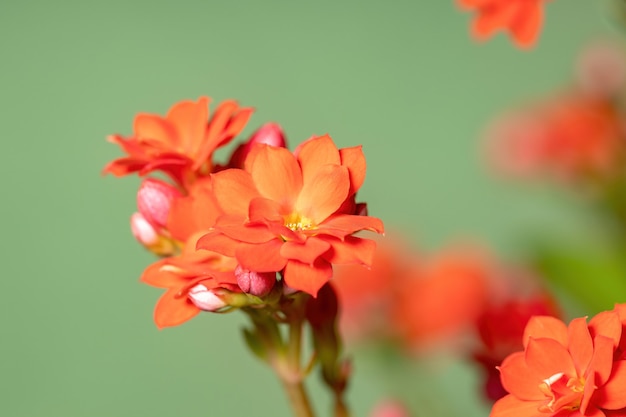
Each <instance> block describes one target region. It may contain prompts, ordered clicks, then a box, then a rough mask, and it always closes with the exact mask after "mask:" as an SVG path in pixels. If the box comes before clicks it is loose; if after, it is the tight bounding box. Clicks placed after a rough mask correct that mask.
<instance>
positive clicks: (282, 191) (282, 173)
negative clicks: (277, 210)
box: [245, 144, 302, 211]
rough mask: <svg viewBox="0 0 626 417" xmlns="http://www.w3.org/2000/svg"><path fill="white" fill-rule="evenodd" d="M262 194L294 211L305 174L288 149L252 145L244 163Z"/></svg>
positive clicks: (286, 209) (287, 209)
mask: <svg viewBox="0 0 626 417" xmlns="http://www.w3.org/2000/svg"><path fill="white" fill-rule="evenodd" d="M245 167H246V171H248V172H250V175H251V176H252V179H253V181H254V184H255V186H256V188H257V190H259V193H260V194H261V195H262V196H263V197H266V198H269V199H270V200H274V201H276V202H277V203H278V204H280V205H281V207H285V209H284V210H285V211H291V210H290V209H291V207H293V203H294V201H295V200H296V198H297V197H298V194H299V193H300V189H301V188H302V173H301V171H300V167H299V166H298V162H297V161H296V158H295V157H294V156H293V154H292V153H291V152H290V151H289V150H288V149H286V148H278V147H274V146H270V145H264V144H259V145H255V146H253V148H252V150H251V151H250V154H249V155H248V157H247V158H246V162H245Z"/></svg>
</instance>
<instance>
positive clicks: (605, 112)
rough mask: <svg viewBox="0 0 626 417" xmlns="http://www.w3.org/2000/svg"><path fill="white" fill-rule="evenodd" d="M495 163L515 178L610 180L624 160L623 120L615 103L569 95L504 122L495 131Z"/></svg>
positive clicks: (508, 118)
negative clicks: (539, 175)
mask: <svg viewBox="0 0 626 417" xmlns="http://www.w3.org/2000/svg"><path fill="white" fill-rule="evenodd" d="M490 139H491V142H490V145H491V146H492V152H493V153H492V155H493V156H494V162H495V163H496V164H497V166H498V167H499V168H501V169H502V170H503V171H504V172H510V173H512V174H516V175H528V174H540V173H549V174H552V175H555V176H556V177H559V178H564V179H570V180H571V179H597V178H611V177H613V176H614V175H615V172H616V170H618V169H621V167H622V165H623V163H624V158H625V156H626V155H625V150H626V147H625V146H624V119H623V118H622V116H621V114H620V113H619V112H618V109H617V107H616V106H615V105H614V102H612V101H609V100H604V99H601V98H600V99H598V98H597V97H592V96H585V95H580V94H567V95H565V96H562V97H557V98H556V99H553V100H551V101H549V102H547V103H544V104H541V105H537V106H535V107H534V108H531V109H530V110H527V111H522V112H518V113H516V114H513V115H511V116H508V117H505V118H503V119H502V120H500V121H499V122H498V123H497V124H496V125H495V126H494V127H493V129H492V130H491V133H490Z"/></svg>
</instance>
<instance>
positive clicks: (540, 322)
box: [490, 311, 626, 417]
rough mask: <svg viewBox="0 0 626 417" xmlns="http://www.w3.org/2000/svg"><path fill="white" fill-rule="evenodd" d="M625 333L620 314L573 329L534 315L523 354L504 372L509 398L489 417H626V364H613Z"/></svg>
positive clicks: (582, 321)
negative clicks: (617, 348)
mask: <svg viewBox="0 0 626 417" xmlns="http://www.w3.org/2000/svg"><path fill="white" fill-rule="evenodd" d="M621 334H622V324H621V322H620V317H619V315H618V313H617V312H615V311H610V312H603V313H600V314H598V315H597V316H595V317H594V318H593V319H592V320H591V321H590V322H589V323H588V324H587V323H586V320H585V318H578V319H575V320H572V322H571V323H570V324H569V326H567V325H565V324H564V323H563V322H562V321H560V320H558V319H556V318H554V317H548V316H535V317H533V318H532V319H531V320H530V321H529V322H528V325H527V326H526V329H525V332H524V351H523V352H517V353H514V354H512V355H510V356H509V357H507V358H506V359H505V360H504V362H502V365H501V366H500V368H499V369H500V372H501V378H502V385H503V386H504V388H505V389H506V390H507V391H508V392H509V393H510V394H509V395H507V396H505V397H503V398H501V399H500V400H498V401H497V402H496V403H495V404H494V406H493V409H492V411H491V414H490V416H491V417H504V416H506V417H539V416H546V417H553V416H554V417H556V416H558V417H581V416H593V417H603V416H607V415H614V416H618V415H620V416H623V415H626V414H625V413H626V410H624V408H625V407H626V395H624V392H626V361H624V360H617V361H614V352H615V349H616V347H617V346H618V343H619V341H620V337H621ZM616 410H619V411H616Z"/></svg>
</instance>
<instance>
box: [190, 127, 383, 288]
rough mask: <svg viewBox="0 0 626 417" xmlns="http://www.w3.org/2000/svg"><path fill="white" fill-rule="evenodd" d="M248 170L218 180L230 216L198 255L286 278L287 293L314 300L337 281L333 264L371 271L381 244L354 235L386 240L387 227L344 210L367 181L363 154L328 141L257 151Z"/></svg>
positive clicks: (257, 148) (262, 147)
mask: <svg viewBox="0 0 626 417" xmlns="http://www.w3.org/2000/svg"><path fill="white" fill-rule="evenodd" d="M244 165H245V169H228V170H224V171H221V172H218V173H216V174H213V175H212V180H213V191H214V195H215V199H216V200H217V202H218V204H219V206H220V207H221V209H222V210H223V211H224V212H225V214H224V215H223V216H221V217H219V218H218V219H217V222H216V224H215V226H214V227H213V229H212V231H211V232H210V233H208V234H207V235H206V236H204V237H202V238H201V239H200V240H199V241H198V248H203V249H209V250H213V251H216V252H219V253H223V254H225V255H227V256H233V257H235V258H236V259H237V262H238V263H239V264H240V265H241V266H242V267H243V268H244V269H247V270H250V271H255V272H275V271H282V272H283V277H284V280H285V283H286V284H287V285H288V286H289V287H291V288H294V289H297V290H302V291H305V292H307V293H310V294H313V295H315V294H316V293H317V291H318V290H319V289H320V288H321V287H322V285H324V283H326V282H327V281H328V280H329V279H330V278H331V275H332V264H333V263H338V264H343V263H361V264H365V265H369V264H371V262H372V257H373V253H374V249H375V243H374V242H373V241H371V240H368V239H361V238H357V237H355V236H352V235H353V234H354V233H355V232H357V231H359V230H372V231H375V232H379V233H381V232H382V231H383V225H382V222H381V221H380V220H379V219H377V218H374V217H368V216H358V215H354V214H353V213H354V212H353V211H350V210H351V209H352V210H353V209H354V206H353V205H351V204H346V202H349V201H352V200H353V197H354V194H355V193H356V192H357V191H358V189H359V187H360V186H361V184H362V183H363V180H364V178H365V167H366V164H365V157H364V156H363V153H362V151H361V148H360V147H353V148H346V149H341V150H338V149H337V147H336V146H335V144H334V143H333V142H332V139H331V138H330V137H329V136H321V137H317V138H313V139H310V140H309V141H307V142H305V143H304V144H302V145H301V146H300V147H299V148H298V149H297V150H296V153H295V154H294V153H291V152H290V151H289V150H287V149H285V148H282V147H274V146H269V145H256V146H254V148H253V149H252V150H251V151H250V153H249V154H248V156H247V158H246V160H245V164H244ZM347 207H351V209H348V208H347Z"/></svg>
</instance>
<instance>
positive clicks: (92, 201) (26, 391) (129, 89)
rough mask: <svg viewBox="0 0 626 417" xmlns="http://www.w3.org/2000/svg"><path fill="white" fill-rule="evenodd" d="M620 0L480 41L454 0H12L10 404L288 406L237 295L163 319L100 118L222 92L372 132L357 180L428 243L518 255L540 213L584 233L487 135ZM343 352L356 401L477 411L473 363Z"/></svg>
mask: <svg viewBox="0 0 626 417" xmlns="http://www.w3.org/2000/svg"><path fill="white" fill-rule="evenodd" d="M610 7H611V4H610V2H608V1H604V2H590V1H586V0H567V1H554V2H549V3H548V4H547V7H546V19H545V25H544V28H543V30H542V33H541V37H540V41H539V43H538V45H537V46H536V47H535V48H534V49H532V50H530V51H520V50H518V49H516V48H515V47H514V46H513V45H512V44H511V43H510V41H509V39H508V38H507V37H506V36H505V35H498V36H496V37H495V38H493V39H491V40H490V41H488V42H486V43H477V42H476V41H473V40H472V39H471V38H470V36H469V34H468V32H469V29H468V28H469V24H470V21H471V19H472V16H471V14H470V13H466V12H462V11H460V10H459V9H458V8H457V7H455V5H454V3H453V1H452V0H445V1H444V0H436V1H435V0H431V1H419V2H418V1H409V0H394V1H391V2H381V1H369V0H361V1H344V0H334V1H326V0H322V1H316V2H294V1H275V0H267V1H248V0H241V1H237V2H211V1H191V0H181V1H177V2H166V1H159V0H156V1H142V0H137V1H119V0H109V1H106V2H85V1H81V2H78V1H67V0H65V1H59V2H44V1H30V2H17V1H10V0H9V1H5V2H4V3H3V4H2V5H1V6H0V53H1V55H0V57H1V73H0V120H1V122H2V123H1V126H2V143H3V144H4V145H3V155H4V157H3V158H2V159H3V161H2V164H0V170H1V172H2V178H3V186H2V191H3V198H2V205H1V207H2V208H1V209H0V210H1V213H2V216H1V217H0V218H2V231H3V232H4V238H3V239H2V240H1V243H0V245H2V254H3V255H2V265H3V269H4V271H3V273H2V279H0V293H1V294H2V298H3V301H2V303H1V307H0V309H1V310H0V311H1V314H0V329H2V330H1V336H0V392H1V393H2V394H0V398H1V400H0V415H2V416H11V417H14V416H15V417H31V416H32V417H35V416H64V417H73V416H81V417H82V416H93V417H97V416H129V417H130V416H151V417H161V416H163V417H165V416H183V415H184V416H224V415H233V416H239V415H242V416H243V415H253V416H279V417H280V416H288V415H290V411H289V408H288V405H287V402H286V401H285V398H284V393H283V392H282V391H281V388H280V385H279V383H278V381H277V379H276V378H275V377H274V375H273V374H272V372H271V371H270V370H269V369H267V368H266V367H265V365H264V364H262V363H261V362H259V361H257V360H256V359H255V358H254V357H252V355H250V354H249V353H248V352H247V351H246V348H245V346H244V344H243V343H242V340H241V330H240V328H241V326H242V325H243V324H244V320H243V316H241V315H239V314H236V313H235V314H230V315H219V316H218V315H211V314H204V315H201V316H200V317H198V318H196V319H194V320H192V321H191V322H189V323H186V324H185V325H183V326H180V327H177V328H171V329H165V330H162V331H158V330H157V329H156V327H155V326H154V324H153V321H152V310H153V306H154V303H155V301H156V299H157V298H158V296H159V294H160V290H158V289H154V288H150V287H148V286H145V285H142V284H140V283H139V282H138V277H139V275H140V274H141V272H142V270H143V269H144V268H145V267H146V266H147V265H148V264H149V263H150V262H152V260H153V257H152V256H151V255H150V254H149V253H147V252H146V251H145V250H144V249H143V248H141V247H140V245H138V244H137V243H136V242H135V241H134V239H133V237H132V235H131V233H130V231H129V216H130V214H131V213H132V212H133V211H135V192H136V188H137V186H138V184H139V180H138V179H137V178H136V177H132V178H131V177H128V178H123V179H116V178H113V177H112V176H107V177H103V176H101V174H100V171H101V169H102V167H103V166H104V165H105V164H106V163H107V162H108V161H110V160H112V159H114V158H116V157H119V156H121V153H120V151H119V149H118V148H117V147H116V146H113V145H111V144H109V143H107V142H106V141H105V137H106V136H107V135H108V134H112V133H120V134H124V135H128V134H130V133H131V132H132V121H133V118H134V116H135V114H136V113H138V112H150V113H158V114H164V113H165V112H166V111H167V109H168V108H169V107H170V106H171V105H172V104H173V103H175V102H176V101H179V100H182V99H194V100H195V99H197V98H198V97H199V96H202V95H208V96H211V97H212V98H213V100H214V102H213V103H214V104H215V103H217V102H218V101H221V100H224V99H227V98H234V99H237V100H238V101H239V103H240V104H242V105H244V106H253V107H255V108H256V112H255V114H254V116H253V117H252V119H251V122H250V123H249V124H248V127H247V128H246V131H245V132H244V133H245V134H244V137H247V135H248V134H249V133H251V132H252V131H253V130H254V129H256V128H258V127H259V126H260V125H261V124H263V123H265V122H268V121H276V122H279V123H280V124H281V125H282V126H283V128H284V130H285V132H286V135H287V139H288V143H289V145H290V146H292V147H293V146H295V145H297V144H298V143H300V142H301V141H303V140H305V139H306V138H308V137H310V136H311V135H314V134H323V133H329V134H330V135H331V136H332V137H333V139H334V140H335V142H336V143H337V145H338V146H339V147H347V146H353V145H357V144H362V145H363V149H364V152H365V155H366V157H367V161H368V177H367V180H366V181H365V185H364V186H363V188H362V189H361V191H360V194H359V195H360V200H361V201H367V202H368V205H369V210H370V214H371V215H374V216H377V217H380V218H382V219H383V220H384V221H385V222H386V224H387V227H388V228H393V229H399V230H401V231H402V233H403V234H404V235H405V236H410V237H411V239H412V240H413V241H414V242H415V244H416V245H417V246H418V247H420V248H433V249H434V248H438V247H440V246H441V245H443V244H445V243H447V242H450V241H472V242H474V241H476V242H480V244H481V245H484V246H486V247H488V248H490V250H491V251H493V252H494V253H495V254H497V255H498V256H501V257H503V258H507V259H516V257H518V256H520V255H521V254H522V253H523V252H524V243H525V242H528V241H529V240H533V239H536V236H538V235H541V234H550V235H551V236H558V237H559V239H562V240H566V241H569V242H582V243H585V242H588V241H589V239H595V238H593V237H592V238H590V237H589V236H597V235H598V233H597V232H596V229H597V225H596V224H595V223H594V217H593V216H592V215H591V214H590V212H589V210H588V208H587V207H586V206H585V205H584V204H580V202H575V199H576V197H575V196H573V195H571V194H570V193H568V192H567V191H563V190H561V189H557V188H555V187H553V186H551V185H550V184H548V183H541V182H533V183H517V184H512V183H511V182H510V181H503V180H501V179H497V178H496V177H495V176H494V175H493V174H492V173H491V172H490V170H489V169H488V167H487V164H486V163H485V160H484V159H485V158H484V155H483V152H481V147H482V145H481V143H482V142H481V135H482V133H483V132H484V128H485V126H486V124H487V123H488V122H489V121H490V120H492V119H493V118H494V117H495V116H496V115H498V114H500V113H501V112H503V111H505V110H506V109H507V108H510V107H512V106H516V105H519V104H520V103H524V102H526V101H528V100H531V99H533V98H534V97H537V96H541V95H543V94H545V93H546V92H549V91H553V90H555V89H558V88H560V87H561V86H563V85H565V84H567V83H568V82H569V80H570V79H571V77H572V71H573V62H574V60H575V58H576V56H577V54H578V53H579V51H580V50H581V48H582V47H584V46H585V45H586V44H587V43H588V42H590V41H593V40H596V39H604V38H611V39H613V38H618V39H619V37H620V35H621V34H620V33H619V31H618V29H617V28H616V26H615V24H614V22H613V21H612V18H611V14H610ZM218 155H219V154H218ZM598 239H601V237H600V238H598ZM616 301H617V300H616ZM564 302H567V300H564ZM574 304H575V303H574ZM610 307H611V306H610V305H609V306H607V308H610ZM573 308H575V307H573ZM589 313H592V312H589ZM354 355H355V356H354V357H355V374H354V380H353V383H352V386H351V388H350V391H349V393H348V400H349V402H350V404H351V405H352V407H353V409H354V415H355V416H365V415H367V413H368V410H370V409H371V408H372V406H373V405H374V404H375V403H376V402H377V400H378V399H379V398H381V397H383V396H384V395H386V394H387V393H389V392H391V391H393V390H397V389H400V391H402V392H401V393H400V394H401V395H402V396H404V397H406V398H407V399H408V401H409V402H411V404H412V407H413V408H414V410H415V415H417V416H420V415H430V416H431V417H432V416H438V415H441V416H446V415H450V416H452V415H464V416H468V417H473V416H484V415H487V414H488V410H489V408H488V405H487V404H486V403H484V402H482V400H481V396H480V389H481V388H480V386H479V384H478V383H477V382H476V377H475V375H474V372H475V370H474V369H473V368H471V367H467V366H463V365H462V364H454V363H451V364H448V365H445V366H441V367H440V368H441V372H438V373H436V376H432V375H430V374H429V377H428V378H427V379H425V378H424V376H423V374H422V373H421V371H420V369H421V367H422V366H423V364H418V363H416V364H414V365H411V366H401V365H398V364H394V363H381V362H380V361H373V360H371V357H370V356H371V355H370V354H369V353H368V352H367V351H359V350H358V349H357V350H356V351H355V352H354ZM393 366H396V367H397V369H396V372H395V373H394V377H393V378H390V377H388V376H385V375H386V374H385V373H384V372H383V371H384V370H385V368H388V367H393ZM437 366H439V365H437ZM316 379H317V377H315V378H312V380H313V381H311V383H310V385H311V388H312V390H313V395H314V398H315V402H316V408H317V409H318V411H319V412H320V415H326V413H325V411H326V410H327V409H328V404H329V400H328V398H327V396H326V394H325V393H324V392H323V391H322V389H321V387H320V386H318V384H317V382H316V381H315V380H316ZM420 410H421V411H420Z"/></svg>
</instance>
